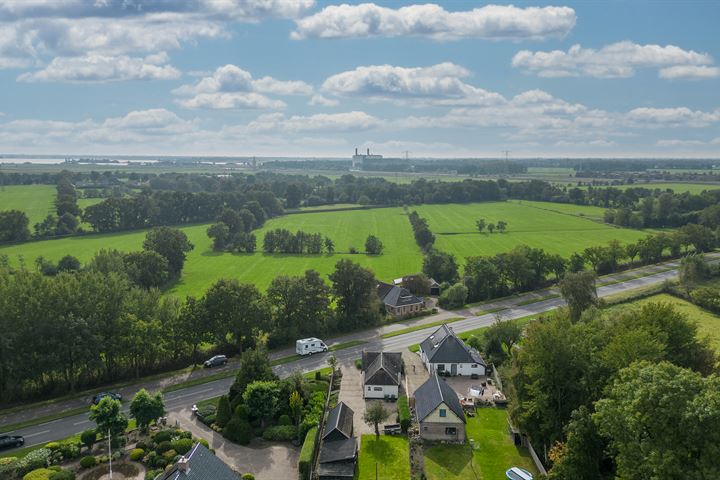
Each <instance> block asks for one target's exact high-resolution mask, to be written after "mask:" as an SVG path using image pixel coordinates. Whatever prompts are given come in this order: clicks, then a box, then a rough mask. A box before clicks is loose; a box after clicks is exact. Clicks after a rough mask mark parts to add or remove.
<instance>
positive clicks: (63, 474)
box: [50, 470, 75, 480]
mask: <svg viewBox="0 0 720 480" xmlns="http://www.w3.org/2000/svg"><path fill="white" fill-rule="evenodd" d="M50 480H75V473H74V472H71V471H70V470H61V471H59V472H55V473H53V474H52V475H50Z"/></svg>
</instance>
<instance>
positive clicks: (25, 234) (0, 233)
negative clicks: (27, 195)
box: [0, 210, 30, 242]
mask: <svg viewBox="0 0 720 480" xmlns="http://www.w3.org/2000/svg"><path fill="white" fill-rule="evenodd" d="M29 223H30V221H29V220H28V217H27V215H25V212H21V211H19V210H5V211H0V242H24V241H25V240H27V239H28V238H30V229H29V228H28V225H29Z"/></svg>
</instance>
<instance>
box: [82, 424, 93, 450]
mask: <svg viewBox="0 0 720 480" xmlns="http://www.w3.org/2000/svg"><path fill="white" fill-rule="evenodd" d="M95 440H97V432H96V431H95V430H94V429H92V428H89V429H87V430H84V431H83V432H82V433H81V434H80V441H81V442H82V444H83V445H85V446H86V447H87V448H88V449H90V448H92V446H93V444H94V443H95Z"/></svg>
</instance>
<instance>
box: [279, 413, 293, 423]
mask: <svg viewBox="0 0 720 480" xmlns="http://www.w3.org/2000/svg"><path fill="white" fill-rule="evenodd" d="M278 424H280V425H290V416H289V415H280V418H278Z"/></svg>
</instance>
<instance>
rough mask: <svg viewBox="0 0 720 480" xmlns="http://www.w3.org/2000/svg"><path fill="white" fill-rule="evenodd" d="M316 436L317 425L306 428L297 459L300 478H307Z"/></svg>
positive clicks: (303, 479) (313, 453)
mask: <svg viewBox="0 0 720 480" xmlns="http://www.w3.org/2000/svg"><path fill="white" fill-rule="evenodd" d="M316 436H317V427H313V428H311V429H310V430H308V432H307V435H305V441H304V442H303V446H302V450H300V458H299V459H298V472H299V473H300V478H301V479H302V480H309V477H310V464H311V463H312V461H313V456H314V455H315V437H316Z"/></svg>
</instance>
